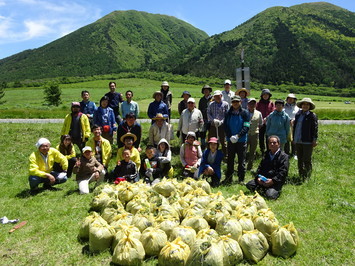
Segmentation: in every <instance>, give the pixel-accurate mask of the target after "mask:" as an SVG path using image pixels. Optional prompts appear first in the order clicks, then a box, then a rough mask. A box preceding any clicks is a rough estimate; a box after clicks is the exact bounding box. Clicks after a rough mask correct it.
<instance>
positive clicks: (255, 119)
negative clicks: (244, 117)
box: [248, 110, 263, 136]
mask: <svg viewBox="0 0 355 266" xmlns="http://www.w3.org/2000/svg"><path fill="white" fill-rule="evenodd" d="M248 113H249V119H250V127H249V131H248V135H249V136H253V135H256V134H258V133H259V127H261V126H262V124H263V116H262V115H261V113H260V112H259V111H258V110H254V112H252V113H251V112H250V111H249V110H248Z"/></svg>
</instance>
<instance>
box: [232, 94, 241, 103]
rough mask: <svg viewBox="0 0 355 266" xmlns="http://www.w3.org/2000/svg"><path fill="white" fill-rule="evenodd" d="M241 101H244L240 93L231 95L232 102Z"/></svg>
mask: <svg viewBox="0 0 355 266" xmlns="http://www.w3.org/2000/svg"><path fill="white" fill-rule="evenodd" d="M240 101H242V98H240V96H239V95H233V96H232V97H231V102H240Z"/></svg>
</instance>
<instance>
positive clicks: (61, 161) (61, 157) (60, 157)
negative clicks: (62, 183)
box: [53, 149, 68, 171]
mask: <svg viewBox="0 0 355 266" xmlns="http://www.w3.org/2000/svg"><path fill="white" fill-rule="evenodd" d="M53 156H54V161H55V162H56V163H59V164H60V166H61V167H62V169H63V171H67V170H68V159H67V158H66V157H65V156H64V155H63V154H61V153H60V152H59V151H57V150H55V149H53Z"/></svg>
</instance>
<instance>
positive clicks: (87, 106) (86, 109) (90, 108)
mask: <svg viewBox="0 0 355 266" xmlns="http://www.w3.org/2000/svg"><path fill="white" fill-rule="evenodd" d="M96 109H97V108H96V104H95V103H94V102H92V101H87V102H85V101H81V102H80V112H82V113H83V114H86V115H89V117H93V115H94V112H95V111H96Z"/></svg>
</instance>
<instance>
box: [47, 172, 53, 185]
mask: <svg viewBox="0 0 355 266" xmlns="http://www.w3.org/2000/svg"><path fill="white" fill-rule="evenodd" d="M46 176H47V178H48V180H49V183H50V184H51V185H53V184H54V183H55V178H54V176H52V175H51V174H46Z"/></svg>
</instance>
